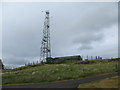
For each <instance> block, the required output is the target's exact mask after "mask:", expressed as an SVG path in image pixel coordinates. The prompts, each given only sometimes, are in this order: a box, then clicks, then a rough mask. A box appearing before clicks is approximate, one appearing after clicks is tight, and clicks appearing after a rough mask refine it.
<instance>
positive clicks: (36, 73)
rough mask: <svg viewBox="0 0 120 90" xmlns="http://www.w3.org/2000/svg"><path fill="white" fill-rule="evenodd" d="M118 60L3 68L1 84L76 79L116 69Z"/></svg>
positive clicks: (112, 71)
mask: <svg viewBox="0 0 120 90" xmlns="http://www.w3.org/2000/svg"><path fill="white" fill-rule="evenodd" d="M117 64H118V62H116V61H115V62H106V63H104V62H99V63H92V64H75V63H66V64H43V65H33V66H32V65H31V66H24V67H20V68H16V69H10V70H3V75H2V76H3V85H7V84H24V83H41V82H53V81H60V80H69V79H78V78H84V77H87V76H92V75H96V74H104V73H114V72H116V71H117V68H116V65H117Z"/></svg>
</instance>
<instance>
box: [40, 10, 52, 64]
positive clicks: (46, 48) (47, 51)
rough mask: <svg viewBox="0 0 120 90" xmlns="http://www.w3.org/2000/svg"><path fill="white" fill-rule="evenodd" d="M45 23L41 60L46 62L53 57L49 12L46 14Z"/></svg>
mask: <svg viewBox="0 0 120 90" xmlns="http://www.w3.org/2000/svg"><path fill="white" fill-rule="evenodd" d="M45 13H46V15H45V21H44V29H43V37H42V42H41V52H40V60H41V61H43V62H45V61H46V59H47V58H48V57H51V48H50V21H49V14H50V13H49V11H46V12H45Z"/></svg>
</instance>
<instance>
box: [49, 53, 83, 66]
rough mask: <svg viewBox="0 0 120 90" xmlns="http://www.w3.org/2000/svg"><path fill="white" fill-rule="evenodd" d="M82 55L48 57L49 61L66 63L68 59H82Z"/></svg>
mask: <svg viewBox="0 0 120 90" xmlns="http://www.w3.org/2000/svg"><path fill="white" fill-rule="evenodd" d="M81 60H82V57H81V56H80V55H77V56H65V57H55V58H52V57H49V58H47V63H56V64H58V63H65V62H66V61H81Z"/></svg>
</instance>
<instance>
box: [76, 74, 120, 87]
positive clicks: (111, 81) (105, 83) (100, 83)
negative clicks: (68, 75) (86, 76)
mask: <svg viewBox="0 0 120 90" xmlns="http://www.w3.org/2000/svg"><path fill="white" fill-rule="evenodd" d="M119 79H120V76H115V77H112V78H107V79H103V80H97V81H93V82H90V83H86V84H81V85H79V86H78V88H118V86H120V83H118V80H119Z"/></svg>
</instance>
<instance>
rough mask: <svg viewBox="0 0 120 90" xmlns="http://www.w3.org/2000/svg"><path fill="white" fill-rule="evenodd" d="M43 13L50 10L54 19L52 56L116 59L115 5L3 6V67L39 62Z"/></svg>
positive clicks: (37, 4) (27, 4)
mask: <svg viewBox="0 0 120 90" xmlns="http://www.w3.org/2000/svg"><path fill="white" fill-rule="evenodd" d="M43 10H50V16H52V17H53V18H50V30H51V49H52V56H53V57H56V56H66V55H76V54H80V55H81V54H82V55H103V56H104V57H111V56H117V55H116V49H117V46H116V42H117V41H115V40H116V37H115V35H116V33H114V32H117V29H116V28H115V27H117V26H116V24H117V3H82V2H81V3H72V2H71V3H3V22H2V23H3V33H2V36H3V48H2V49H3V60H4V63H5V64H6V65H9V64H11V65H14V66H19V65H23V64H25V63H26V62H32V61H36V60H38V59H39V56H40V46H41V39H42V34H43V33H42V31H43V23H44V18H45V17H44V15H45V13H42V12H41V11H43ZM113 26H114V28H113ZM108 33H109V34H108ZM111 33H112V37H113V38H111V39H110V37H111ZM108 41H109V42H108ZM113 41H114V42H113ZM113 43H114V44H113ZM98 47H99V48H98ZM105 47H107V49H106V48H105ZM111 47H112V49H111ZM111 50H113V52H110V51H111ZM105 51H108V52H109V53H107V52H105ZM112 54H113V55H112Z"/></svg>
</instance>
